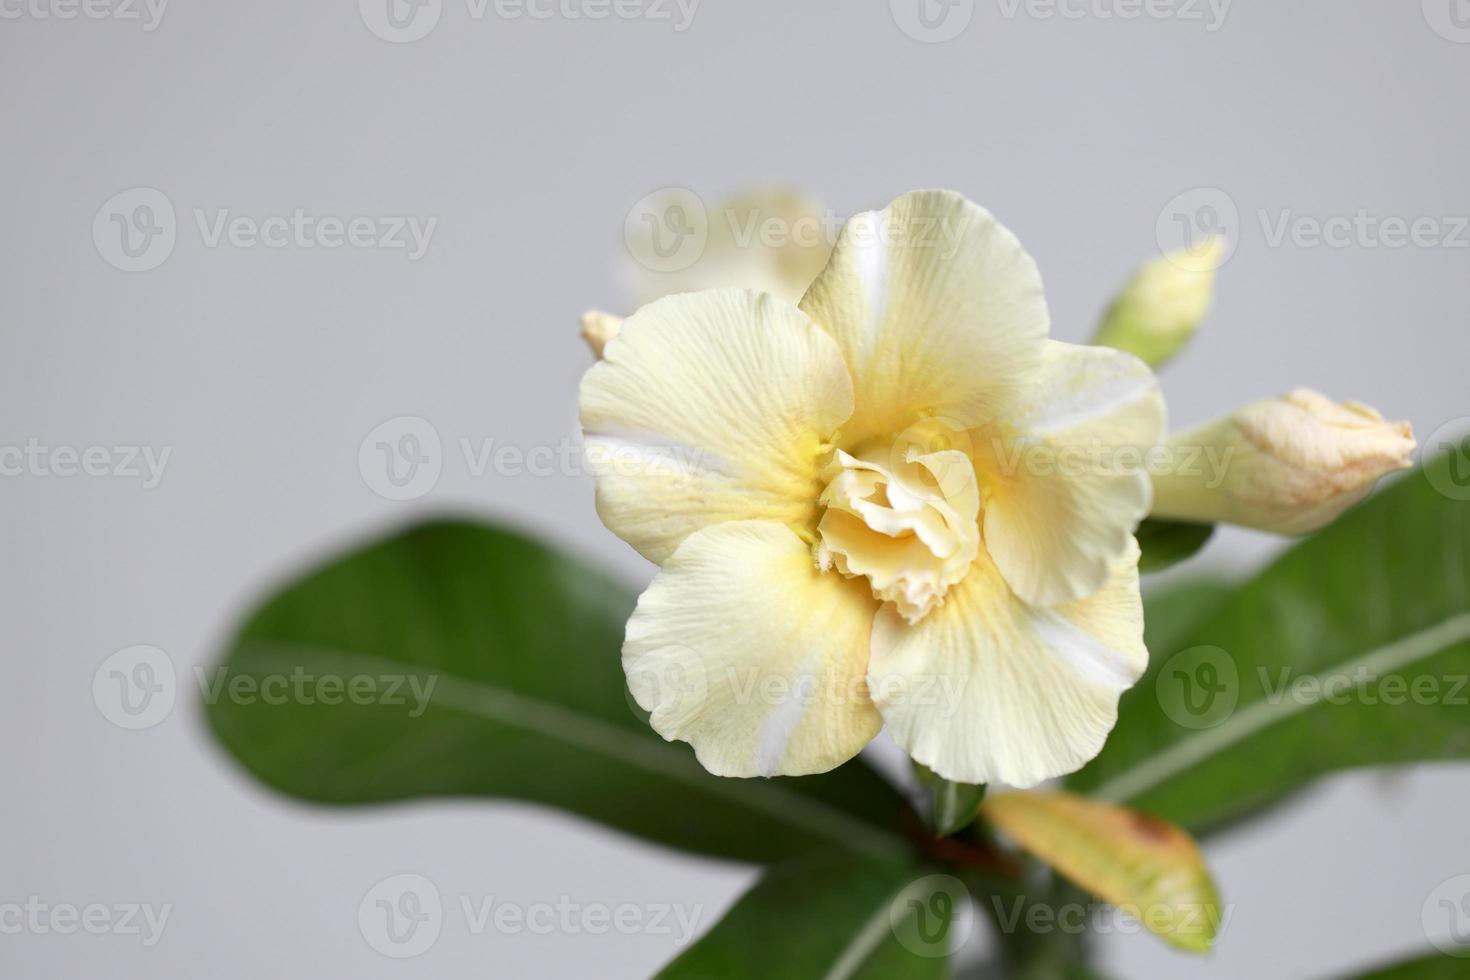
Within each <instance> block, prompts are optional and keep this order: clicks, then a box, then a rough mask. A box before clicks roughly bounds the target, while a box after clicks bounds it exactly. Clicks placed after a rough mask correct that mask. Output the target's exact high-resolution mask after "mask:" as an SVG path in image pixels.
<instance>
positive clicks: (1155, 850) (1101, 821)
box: [980, 793, 1223, 953]
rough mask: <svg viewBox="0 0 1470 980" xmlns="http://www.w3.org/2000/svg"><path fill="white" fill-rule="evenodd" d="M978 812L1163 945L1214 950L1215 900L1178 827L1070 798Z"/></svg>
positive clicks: (1054, 796)
mask: <svg viewBox="0 0 1470 980" xmlns="http://www.w3.org/2000/svg"><path fill="white" fill-rule="evenodd" d="M980 812H981V813H982V814H983V815H984V816H985V819H986V820H987V821H989V822H990V823H991V824H992V825H993V826H994V827H995V828H996V829H998V830H1000V831H1001V832H1002V833H1004V834H1005V835H1006V836H1007V837H1009V838H1011V839H1012V840H1013V841H1015V842H1016V843H1017V844H1019V845H1020V846H1021V847H1022V848H1023V849H1024V850H1026V851H1027V852H1028V853H1030V854H1031V855H1033V856H1034V857H1037V858H1039V859H1041V860H1042V861H1044V862H1046V863H1047V864H1048V865H1050V866H1051V867H1053V868H1055V869H1056V870H1057V871H1058V872H1060V873H1061V874H1062V875H1064V876H1065V877H1066V878H1067V879H1068V880H1069V881H1072V882H1073V883H1075V884H1077V885H1079V886H1081V887H1082V888H1085V889H1087V890H1088V891H1089V892H1091V893H1092V894H1094V895H1096V896H1097V897H1099V898H1101V899H1103V900H1104V901H1106V902H1109V903H1111V904H1112V905H1114V906H1115V907H1117V908H1120V909H1124V910H1127V911H1128V912H1129V914H1131V915H1133V917H1134V918H1136V919H1137V920H1138V921H1139V922H1141V923H1142V924H1143V925H1144V926H1145V927H1147V928H1148V929H1149V931H1151V932H1154V933H1156V934H1157V935H1159V936H1160V937H1161V938H1163V939H1164V940H1165V941H1166V942H1168V943H1169V944H1171V945H1173V946H1176V947H1178V948H1179V949H1183V950H1186V951H1187V952H1191V953H1204V952H1207V951H1208V950H1209V949H1210V947H1211V946H1212V945H1213V944H1214V942H1215V936H1216V934H1217V933H1218V931H1219V928H1220V923H1221V920H1222V917H1223V911H1222V909H1221V906H1220V895H1219V893H1218V891H1217V890H1216V888H1215V882H1214V879H1213V878H1211V876H1210V871H1209V868H1207V867H1206V866H1205V859H1204V856H1203V855H1202V854H1200V850H1199V847H1198V845H1196V844H1195V842H1194V840H1193V839H1192V838H1191V837H1190V836H1189V835H1188V834H1186V833H1185V832H1184V831H1182V830H1180V829H1179V828H1178V827H1175V826H1173V825H1171V824H1168V823H1165V822H1164V821H1162V820H1158V819H1156V818H1154V817H1150V816H1146V815H1144V814H1141V813H1138V812H1136V811H1134V810H1128V809H1125V808H1123V807H1116V806H1110V805H1108V804H1106V803H1098V802H1097V801H1095V800H1089V799H1085V798H1083V797H1080V796H1073V795H1071V794H1069V793H1003V794H1001V795H999V796H993V797H991V798H990V799H988V800H986V801H985V806H984V807H982V808H981V811H980Z"/></svg>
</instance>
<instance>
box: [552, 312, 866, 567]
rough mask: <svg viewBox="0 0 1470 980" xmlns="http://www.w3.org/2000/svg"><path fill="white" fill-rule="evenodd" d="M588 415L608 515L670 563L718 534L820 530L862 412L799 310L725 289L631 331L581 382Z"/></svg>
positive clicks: (632, 539)
mask: <svg viewBox="0 0 1470 980" xmlns="http://www.w3.org/2000/svg"><path fill="white" fill-rule="evenodd" d="M581 408H582V428H583V431H584V433H585V440H584V443H585V447H586V452H587V458H588V462H589V465H590V467H591V469H592V471H593V473H594V474H595V475H596V477H597V511H598V513H599V514H600V515H601V516H602V520H603V522H604V523H606V524H607V526H608V527H609V528H611V529H612V531H613V532H614V533H615V534H617V535H618V536H619V537H620V538H622V539H623V540H624V541H627V542H628V543H629V544H631V545H632V546H633V547H635V548H637V549H638V550H639V551H640V552H641V553H642V554H643V555H644V556H645V557H646V558H648V559H649V560H650V561H654V562H662V561H663V560H664V559H665V558H667V557H668V556H669V555H670V554H671V553H672V552H673V550H674V549H675V548H676V547H678V545H679V542H681V541H683V540H684V538H685V537H687V536H688V535H689V534H690V533H692V532H694V531H696V530H698V529H699V528H702V527H707V526H709V525H711V524H719V523H722V522H724V521H731V520H744V519H755V520H770V521H775V522H778V523H780V524H785V525H788V526H807V525H810V524H812V523H813V522H814V521H815V519H816V507H817V504H816V501H817V496H818V494H820V493H821V490H822V484H821V480H820V479H819V474H820V469H821V466H822V463H823V460H822V459H820V458H819V453H820V451H821V448H822V445H823V443H824V442H825V441H826V440H827V439H828V438H829V437H830V436H831V435H832V433H833V432H834V431H835V430H836V429H837V427H838V426H840V425H841V424H842V423H843V421H845V420H846V419H847V417H848V416H849V415H850V414H851V413H852V382H851V380H850V379H849V378H848V374H847V369H846V367H845V366H844V365H843V363H842V356H841V354H840V353H839V351H838V349H837V345H836V344H835V343H833V341H832V338H830V337H829V336H827V334H825V333H823V332H822V331H821V330H820V329H818V328H817V327H816V325H815V324H813V323H812V322H811V320H809V319H808V318H807V317H806V315H805V314H803V313H802V312H801V311H800V310H798V309H797V308H796V307H794V306H792V305H790V304H789V303H785V302H782V301H780V300H777V299H774V298H773V297H770V296H765V295H762V294H759V293H755V292H751V291H749V290H744V289H715V290H708V291H706V292H702V293H689V294H681V295H678V296H669V297H666V298H664V299H661V300H659V301H657V302H655V303H652V304H650V305H648V306H645V307H644V308H643V309H641V310H639V311H638V312H637V313H635V314H633V316H631V317H629V318H628V319H627V320H626V321H624V323H623V327H622V329H621V330H620V331H619V333H618V335H617V337H616V338H614V339H613V340H612V341H610V342H609V343H608V345H607V348H606V351H605V353H604V360H602V361H601V362H600V363H598V364H595V365H593V367H592V368H591V370H589V371H588V372H587V375H586V377H584V378H583V379H582V392H581Z"/></svg>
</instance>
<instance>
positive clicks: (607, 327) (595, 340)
mask: <svg viewBox="0 0 1470 980" xmlns="http://www.w3.org/2000/svg"><path fill="white" fill-rule="evenodd" d="M621 329H623V319H622V317H616V316H613V315H612V314H611V313H604V312H602V311H601V310H588V311H587V312H586V313H583V314H582V339H583V340H585V341H587V346H588V347H591V348H592V355H593V356H594V357H596V358H597V359H598V360H599V361H600V360H602V350H603V348H604V347H606V346H607V342H608V341H609V340H612V339H613V338H614V337H616V336H617V335H618V331H619V330H621Z"/></svg>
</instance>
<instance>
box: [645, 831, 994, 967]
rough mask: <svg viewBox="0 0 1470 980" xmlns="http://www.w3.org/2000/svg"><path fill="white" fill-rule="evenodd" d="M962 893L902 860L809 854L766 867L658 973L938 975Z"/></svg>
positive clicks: (961, 904)
mask: <svg viewBox="0 0 1470 980" xmlns="http://www.w3.org/2000/svg"><path fill="white" fill-rule="evenodd" d="M966 898H967V896H966V895H965V893H964V890H963V887H962V886H961V885H960V883H959V882H958V881H957V880H956V879H954V878H950V877H948V876H930V875H929V874H928V873H927V872H925V871H916V870H915V869H914V868H913V867H911V866H909V865H906V864H903V863H894V862H885V861H874V860H870V859H866V858H863V857H860V856H856V855H853V854H846V853H831V852H828V853H819V854H813V855H810V856H808V857H807V858H804V859H802V860H799V861H796V862H792V863H790V864H785V865H777V866H776V867H774V868H772V869H770V870H769V871H768V872H767V873H766V874H765V876H764V877H762V878H761V879H760V881H758V882H757V883H756V884H755V886H754V887H753V888H751V890H750V891H748V892H746V893H745V895H744V896H742V897H741V898H740V900H739V901H737V902H736V903H735V905H734V906H733V907H732V908H731V909H730V911H729V912H728V913H726V915H725V917H724V918H723V919H722V920H720V922H718V923H717V924H716V925H715V926H714V928H713V929H711V930H710V931H709V932H708V933H707V934H706V935H705V936H704V937H703V938H702V939H700V940H699V941H698V942H697V943H695V944H694V945H693V946H691V947H690V948H689V949H687V950H686V951H685V952H684V953H683V954H682V955H680V956H679V957H678V958H677V959H675V960H674V961H673V962H672V963H670V964H669V965H668V966H667V967H665V968H664V969H663V971H662V972H660V973H659V974H658V976H659V978H660V980H708V978H714V977H761V978H763V980H810V978H830V980H839V978H871V980H880V978H889V977H914V978H918V980H927V978H940V977H945V976H948V969H949V968H948V960H947V955H946V954H947V952H948V948H949V945H948V944H949V941H950V936H949V930H950V926H951V925H952V923H953V922H955V921H958V918H957V917H958V916H961V915H968V914H969V913H968V910H967V908H966V907H965V904H964V903H965V901H966ZM921 917H922V921H921Z"/></svg>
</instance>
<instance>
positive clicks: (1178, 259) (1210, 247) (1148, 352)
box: [1092, 238, 1225, 368]
mask: <svg viewBox="0 0 1470 980" xmlns="http://www.w3.org/2000/svg"><path fill="white" fill-rule="evenodd" d="M1224 254H1225V243H1224V241H1223V240H1221V239H1219V238H1211V239H1210V240H1209V241H1207V242H1204V243H1203V244H1202V245H1196V246H1193V247H1190V248H1183V249H1180V250H1179V251H1177V252H1171V253H1169V254H1168V255H1167V256H1165V257H1164V258H1161V259H1155V260H1154V261H1152V262H1149V263H1147V264H1145V265H1144V266H1143V267H1142V268H1141V269H1139V270H1138V272H1136V273H1135V274H1134V276H1133V279H1132V281H1131V282H1129V283H1128V286H1127V288H1125V289H1124V290H1123V292H1122V293H1120V294H1119V295H1118V298H1117V299H1115V300H1113V305H1112V306H1111V307H1109V308H1108V312H1107V314H1106V315H1105V316H1104V317H1103V322H1102V325H1101V326H1100V327H1098V331H1097V334H1096V336H1094V337H1093V338H1092V342H1093V343H1094V344H1097V345H1099V346H1102V347H1116V348H1117V349H1118V350H1124V351H1127V352H1128V353H1130V354H1132V355H1134V356H1135V357H1137V358H1138V359H1139V360H1141V361H1143V362H1144V363H1146V364H1147V365H1148V366H1149V367H1153V368H1156V367H1158V366H1159V365H1161V364H1163V363H1164V362H1165V361H1167V360H1169V359H1170V358H1171V357H1173V356H1174V355H1175V354H1177V353H1179V351H1180V350H1182V349H1183V348H1184V345H1185V344H1187V343H1189V339H1190V338H1191V337H1193V336H1194V331H1195V328H1196V327H1198V326H1199V323H1200V321H1201V320H1203V319H1204V317H1205V313H1207V312H1208V311H1209V309H1210V299H1211V297H1212V296H1213V294H1214V290H1215V270H1216V268H1218V267H1219V265H1220V260H1221V259H1222V258H1223V257H1224Z"/></svg>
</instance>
